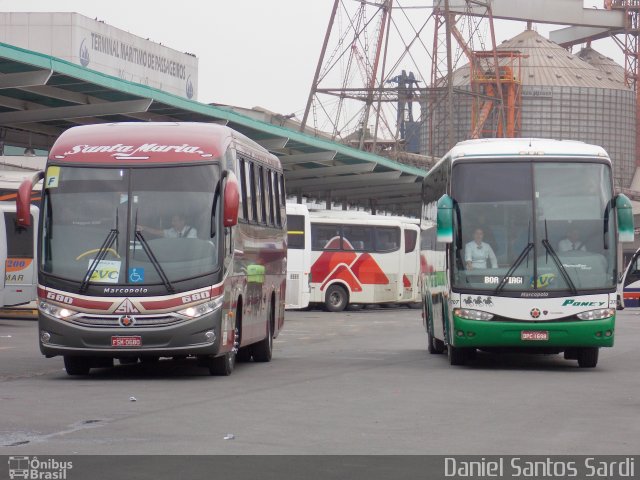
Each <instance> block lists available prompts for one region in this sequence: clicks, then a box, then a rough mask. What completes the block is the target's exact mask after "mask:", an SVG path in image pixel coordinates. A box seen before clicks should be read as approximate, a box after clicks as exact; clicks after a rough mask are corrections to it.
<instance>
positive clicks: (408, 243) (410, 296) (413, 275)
mask: <svg viewBox="0 0 640 480" xmlns="http://www.w3.org/2000/svg"><path fill="white" fill-rule="evenodd" d="M418 245H419V242H418V231H417V230H414V229H409V228H405V229H404V255H402V256H401V263H402V300H403V301H407V302H419V301H420V291H419V289H418V276H419V274H420V249H419V248H418Z"/></svg>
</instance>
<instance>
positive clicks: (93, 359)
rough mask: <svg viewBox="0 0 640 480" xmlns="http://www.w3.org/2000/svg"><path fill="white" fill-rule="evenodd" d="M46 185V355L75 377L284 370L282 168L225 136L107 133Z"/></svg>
mask: <svg viewBox="0 0 640 480" xmlns="http://www.w3.org/2000/svg"><path fill="white" fill-rule="evenodd" d="M39 177H40V178H42V177H44V188H43V200H42V206H41V210H40V233H39V238H38V255H37V257H38V262H37V263H38V309H39V338H40V350H41V352H42V353H43V354H44V355H45V356H47V357H53V356H58V355H62V356H63V357H64V364H65V368H66V371H67V373H68V374H69V375H86V374H88V373H89V371H90V369H91V368H93V367H106V366H111V365H113V359H114V358H118V359H119V360H120V362H121V363H136V362H137V361H139V360H141V361H150V362H153V361H157V360H158V359H159V358H160V357H178V358H182V357H185V356H195V357H196V358H197V359H198V362H199V364H200V365H202V366H205V367H207V368H208V369H209V371H210V373H211V374H215V375H229V374H230V373H231V372H232V370H233V368H234V365H235V362H236V358H237V359H239V360H242V359H244V360H247V359H250V358H252V357H253V360H254V361H259V362H267V361H269V360H270V359H271V355H272V346H273V338H274V337H275V336H277V334H278V332H279V331H280V329H281V328H282V326H283V322H284V298H285V274H286V238H285V232H286V215H285V194H284V178H283V174H282V168H281V165H280V162H279V161H278V159H277V157H275V156H274V155H271V154H270V153H268V152H267V151H266V150H265V149H264V148H262V147H260V146H259V145H257V144H256V143H254V142H253V141H251V140H249V139H248V138H246V137H245V136H243V135H241V134H239V133H237V132H235V131H233V130H231V129H229V128H227V127H222V126H219V125H213V124H197V123H167V124H163V123H151V122H149V123H145V122H141V123H121V124H101V125H90V126H81V127H75V128H71V129H69V130H67V131H65V132H64V133H63V134H62V135H61V136H60V137H59V138H58V139H57V140H56V142H55V143H54V145H53V147H52V148H51V151H50V155H49V158H48V162H47V167H46V171H45V172H42V173H41V175H40V176H39ZM32 184H33V183H32V181H25V182H23V184H22V185H21V186H20V188H19V190H18V198H17V212H18V215H17V223H18V225H19V226H28V225H29V224H30V218H29V215H28V212H29V196H30V193H31V190H32Z"/></svg>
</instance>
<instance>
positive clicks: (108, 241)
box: [79, 225, 118, 293]
mask: <svg viewBox="0 0 640 480" xmlns="http://www.w3.org/2000/svg"><path fill="white" fill-rule="evenodd" d="M117 238H118V227H117V225H116V228H112V229H111V230H109V233H108V234H107V238H105V239H104V242H102V246H101V247H100V248H99V249H98V255H96V257H95V258H94V259H93V261H92V262H91V265H89V270H87V273H85V275H84V278H83V279H82V283H81V284H80V290H79V291H80V293H85V292H86V291H87V289H88V288H89V281H90V280H91V277H92V276H93V273H94V272H95V271H96V269H97V268H98V265H99V264H100V262H101V261H102V260H104V257H106V256H107V253H108V252H109V249H110V248H111V246H112V245H113V243H114V242H115V241H116V239H117Z"/></svg>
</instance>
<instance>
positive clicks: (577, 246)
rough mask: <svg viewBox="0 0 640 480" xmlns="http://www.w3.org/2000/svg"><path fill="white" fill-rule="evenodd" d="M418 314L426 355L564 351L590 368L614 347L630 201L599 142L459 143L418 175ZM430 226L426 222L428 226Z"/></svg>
mask: <svg viewBox="0 0 640 480" xmlns="http://www.w3.org/2000/svg"><path fill="white" fill-rule="evenodd" d="M421 226H422V228H423V232H422V248H423V252H422V253H423V255H424V258H425V263H426V268H423V272H425V273H424V274H423V281H422V286H423V318H424V324H425V328H426V331H427V346H428V350H429V352H430V353H441V352H443V351H444V350H445V349H446V350H447V352H448V356H449V361H450V363H451V364H454V365H459V364H463V363H465V362H466V361H467V360H469V359H470V358H472V356H473V354H475V352H476V350H477V349H481V350H487V351H492V350H502V351H504V350H505V349H508V350H512V349H518V350H519V351H524V352H531V353H534V352H536V353H560V352H564V356H565V358H567V359H575V360H578V364H579V366H580V367H595V366H596V364H597V362H598V352H599V348H600V347H610V346H613V342H614V336H615V313H616V311H615V307H616V283H617V282H616V280H617V252H618V240H620V241H625V242H627V241H633V215H632V213H631V203H630V201H629V199H628V198H627V197H625V196H624V195H622V194H620V195H615V194H614V191H613V181H612V174H611V161H610V159H609V157H608V155H607V153H606V152H605V151H604V150H603V149H602V148H600V147H597V146H593V145H587V144H584V143H582V142H572V141H554V140H539V139H532V140H530V139H498V140H489V139H483V140H470V141H465V142H460V143H458V144H457V145H456V146H455V147H454V148H453V149H452V150H451V151H450V152H449V153H447V154H446V155H445V156H444V158H443V159H442V160H440V161H439V162H438V163H437V164H436V165H435V166H434V167H433V168H432V169H431V170H430V171H429V174H428V175H427V177H426V178H425V180H424V183H423V213H422V222H421ZM436 226H437V227H436Z"/></svg>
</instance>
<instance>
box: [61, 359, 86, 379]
mask: <svg viewBox="0 0 640 480" xmlns="http://www.w3.org/2000/svg"><path fill="white" fill-rule="evenodd" d="M64 369H65V370H66V371H67V375H89V371H90V370H91V359H90V358H88V357H72V356H65V357H64Z"/></svg>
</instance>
